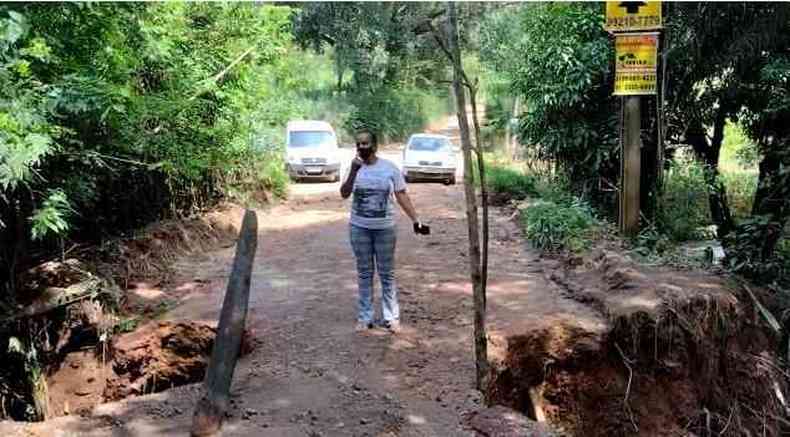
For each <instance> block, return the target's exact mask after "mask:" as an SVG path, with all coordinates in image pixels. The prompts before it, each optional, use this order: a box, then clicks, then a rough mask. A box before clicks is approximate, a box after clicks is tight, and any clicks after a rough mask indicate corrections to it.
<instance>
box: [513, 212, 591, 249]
mask: <svg viewBox="0 0 790 437" xmlns="http://www.w3.org/2000/svg"><path fill="white" fill-rule="evenodd" d="M521 220H522V222H523V224H524V229H525V234H526V237H527V239H528V240H529V241H530V242H531V243H532V244H533V245H534V246H535V247H537V248H538V249H541V250H544V251H549V252H553V251H559V250H570V251H572V252H578V251H580V250H583V249H586V248H588V247H589V245H590V242H591V232H592V231H593V229H594V227H595V226H596V224H597V220H596V218H595V216H594V215H593V213H592V210H591V208H590V207H589V206H588V205H587V204H585V203H584V202H581V201H579V200H574V201H573V202H571V203H569V204H560V203H555V202H550V201H539V202H537V203H535V204H532V205H530V206H528V207H526V208H524V209H522V210H521Z"/></svg>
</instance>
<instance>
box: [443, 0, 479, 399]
mask: <svg viewBox="0 0 790 437" xmlns="http://www.w3.org/2000/svg"><path fill="white" fill-rule="evenodd" d="M447 10H448V15H449V20H448V25H447V34H448V35H447V39H448V42H449V44H448V45H449V52H450V57H451V61H452V63H453V91H454V93H455V101H456V114H457V117H458V127H459V129H460V131H461V146H462V147H463V154H464V172H465V173H464V194H465V196H466V220H467V226H468V233H469V268H470V275H471V278H472V287H473V291H474V313H475V314H474V316H475V317H474V318H475V321H474V337H475V366H476V369H477V388H478V389H479V390H483V389H484V388H485V385H486V382H487V377H488V345H487V341H486V332H485V290H484V289H483V281H482V273H481V269H480V235H479V229H480V228H479V226H478V221H477V198H476V196H475V187H474V185H473V178H472V175H473V172H474V170H473V168H472V142H471V139H470V136H469V121H468V120H467V116H466V96H465V94H464V88H463V85H462V84H461V81H462V76H463V74H464V73H463V68H462V66H461V51H460V48H459V46H458V27H457V21H458V19H457V16H456V10H455V4H454V3H452V2H448V3H447Z"/></svg>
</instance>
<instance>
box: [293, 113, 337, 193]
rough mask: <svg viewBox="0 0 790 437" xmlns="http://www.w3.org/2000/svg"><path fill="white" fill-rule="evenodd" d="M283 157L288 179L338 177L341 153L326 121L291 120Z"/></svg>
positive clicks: (335, 179) (334, 179)
mask: <svg viewBox="0 0 790 437" xmlns="http://www.w3.org/2000/svg"><path fill="white" fill-rule="evenodd" d="M286 130H287V131H286V143H285V159H286V168H287V170H288V175H289V176H290V177H291V179H293V180H296V181H299V180H303V179H329V180H331V181H333V182H337V181H339V180H340V172H341V169H340V165H341V164H340V162H341V160H342V159H341V156H342V152H341V150H340V147H338V144H337V135H336V134H335V130H334V129H332V126H331V125H330V124H329V123H327V122H325V121H314V120H306V121H291V122H288V126H287V129H286Z"/></svg>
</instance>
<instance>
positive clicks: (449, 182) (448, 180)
mask: <svg viewBox="0 0 790 437" xmlns="http://www.w3.org/2000/svg"><path fill="white" fill-rule="evenodd" d="M444 184H445V185H455V175H452V176H450V178H449V179H447V181H445V183H444Z"/></svg>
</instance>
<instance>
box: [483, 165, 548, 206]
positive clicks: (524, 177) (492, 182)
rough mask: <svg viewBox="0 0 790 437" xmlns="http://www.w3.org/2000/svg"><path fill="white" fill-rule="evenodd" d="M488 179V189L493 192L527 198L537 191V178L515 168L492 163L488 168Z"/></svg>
mask: <svg viewBox="0 0 790 437" xmlns="http://www.w3.org/2000/svg"><path fill="white" fill-rule="evenodd" d="M486 179H487V185H488V190H489V192H491V193H492V194H505V195H507V196H508V197H509V198H512V199H525V198H526V197H527V196H532V195H535V194H536V193H537V190H536V180H535V178H534V177H533V176H532V175H528V174H525V173H524V172H522V171H518V170H515V169H513V168H508V167H503V166H498V165H491V166H489V167H488V168H487V172H486Z"/></svg>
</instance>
